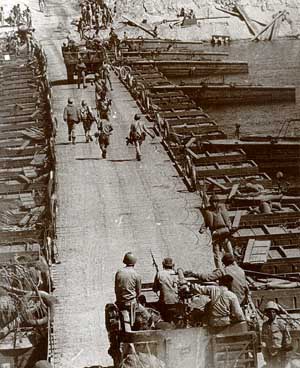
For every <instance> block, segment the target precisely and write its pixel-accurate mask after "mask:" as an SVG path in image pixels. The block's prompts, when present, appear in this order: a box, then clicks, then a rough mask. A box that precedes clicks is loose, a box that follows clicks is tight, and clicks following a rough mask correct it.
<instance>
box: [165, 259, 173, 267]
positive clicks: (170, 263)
mask: <svg viewBox="0 0 300 368" xmlns="http://www.w3.org/2000/svg"><path fill="white" fill-rule="evenodd" d="M162 264H163V266H166V267H173V266H174V262H173V259H172V258H165V259H164V260H163V261H162Z"/></svg>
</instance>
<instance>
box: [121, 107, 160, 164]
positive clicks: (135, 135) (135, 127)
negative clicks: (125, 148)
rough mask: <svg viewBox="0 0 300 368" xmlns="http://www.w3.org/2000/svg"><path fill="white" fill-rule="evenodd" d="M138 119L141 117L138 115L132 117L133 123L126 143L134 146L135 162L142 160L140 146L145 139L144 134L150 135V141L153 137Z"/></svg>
mask: <svg viewBox="0 0 300 368" xmlns="http://www.w3.org/2000/svg"><path fill="white" fill-rule="evenodd" d="M140 119H141V117H140V115H139V114H135V115H134V121H133V122H132V124H131V125H130V130H129V139H128V140H127V143H132V144H134V146H135V149H136V159H137V161H141V159H142V153H141V145H142V143H143V142H144V140H145V139H146V134H148V135H150V137H151V138H152V139H154V137H155V135H154V134H152V132H150V130H149V129H148V128H147V127H146V126H145V123H143V122H140Z"/></svg>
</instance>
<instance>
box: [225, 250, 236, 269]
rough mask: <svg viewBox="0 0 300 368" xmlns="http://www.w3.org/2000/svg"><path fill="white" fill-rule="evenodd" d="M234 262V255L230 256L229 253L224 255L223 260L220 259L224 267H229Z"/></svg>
mask: <svg viewBox="0 0 300 368" xmlns="http://www.w3.org/2000/svg"><path fill="white" fill-rule="evenodd" d="M234 261H235V259H234V255H233V254H231V253H225V254H224V256H223V258H222V262H223V263H224V265H225V266H226V265H230V264H231V263H233V262H234Z"/></svg>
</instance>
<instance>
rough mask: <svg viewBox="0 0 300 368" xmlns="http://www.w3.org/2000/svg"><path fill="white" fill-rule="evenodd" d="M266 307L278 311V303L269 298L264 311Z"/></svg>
mask: <svg viewBox="0 0 300 368" xmlns="http://www.w3.org/2000/svg"><path fill="white" fill-rule="evenodd" d="M268 309H273V310H275V311H276V312H279V308H278V304H277V303H275V302H272V301H271V300H270V301H269V302H268V303H267V304H266V306H265V309H264V311H267V310H268Z"/></svg>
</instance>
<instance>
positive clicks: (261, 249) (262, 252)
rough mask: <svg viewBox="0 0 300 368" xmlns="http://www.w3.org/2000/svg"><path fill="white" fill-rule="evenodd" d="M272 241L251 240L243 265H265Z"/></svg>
mask: <svg viewBox="0 0 300 368" xmlns="http://www.w3.org/2000/svg"><path fill="white" fill-rule="evenodd" d="M270 248H271V240H256V239H249V240H248V244H247V247H246V251H245V255H244V259H243V263H251V264H253V263H254V264H257V263H265V262H267V259H268V254H269V250H270Z"/></svg>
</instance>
